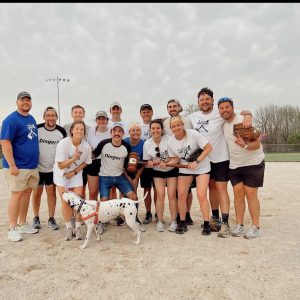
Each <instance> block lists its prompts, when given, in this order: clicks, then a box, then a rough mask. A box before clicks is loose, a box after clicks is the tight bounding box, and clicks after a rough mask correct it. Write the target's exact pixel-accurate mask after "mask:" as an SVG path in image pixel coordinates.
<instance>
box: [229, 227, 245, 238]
mask: <svg viewBox="0 0 300 300" xmlns="http://www.w3.org/2000/svg"><path fill="white" fill-rule="evenodd" d="M243 231H244V225H241V224H236V225H235V226H234V228H233V229H232V230H231V232H230V234H231V235H232V236H241V234H242V233H243Z"/></svg>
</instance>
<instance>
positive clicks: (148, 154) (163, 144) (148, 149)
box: [143, 135, 174, 172]
mask: <svg viewBox="0 0 300 300" xmlns="http://www.w3.org/2000/svg"><path fill="white" fill-rule="evenodd" d="M168 140H169V137H168V136H167V135H163V136H162V137H161V140H160V143H159V145H157V144H156V143H155V142H154V141H153V138H150V139H149V140H147V141H145V143H144V147H143V159H144V160H157V159H161V160H162V161H164V160H166V159H167V158H169V156H170V155H169V151H168ZM156 147H158V148H159V157H158V156H157V153H158V151H156V150H155V148H156ZM172 169H174V168H173V167H167V168H165V169H162V168H159V167H158V166H153V170H156V171H161V172H168V171H170V170H172Z"/></svg>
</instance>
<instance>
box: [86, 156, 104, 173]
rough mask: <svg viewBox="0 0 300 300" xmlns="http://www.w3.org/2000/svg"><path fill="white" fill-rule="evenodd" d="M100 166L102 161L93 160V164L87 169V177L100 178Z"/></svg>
mask: <svg viewBox="0 0 300 300" xmlns="http://www.w3.org/2000/svg"><path fill="white" fill-rule="evenodd" d="M100 165H101V163H100V159H93V161H92V163H91V164H90V165H87V167H86V172H87V175H90V176H99V172H100Z"/></svg>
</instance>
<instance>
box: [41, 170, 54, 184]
mask: <svg viewBox="0 0 300 300" xmlns="http://www.w3.org/2000/svg"><path fill="white" fill-rule="evenodd" d="M39 175H40V181H39V185H40V186H44V185H52V184H54V182H53V172H48V173H43V172H39Z"/></svg>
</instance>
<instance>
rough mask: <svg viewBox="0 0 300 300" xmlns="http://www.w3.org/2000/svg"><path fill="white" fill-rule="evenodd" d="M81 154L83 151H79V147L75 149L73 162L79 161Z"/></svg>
mask: <svg viewBox="0 0 300 300" xmlns="http://www.w3.org/2000/svg"><path fill="white" fill-rule="evenodd" d="M81 154H82V151H78V147H77V148H76V149H75V152H74V154H73V157H72V158H73V160H74V161H76V160H78V159H79V158H80V156H81Z"/></svg>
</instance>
